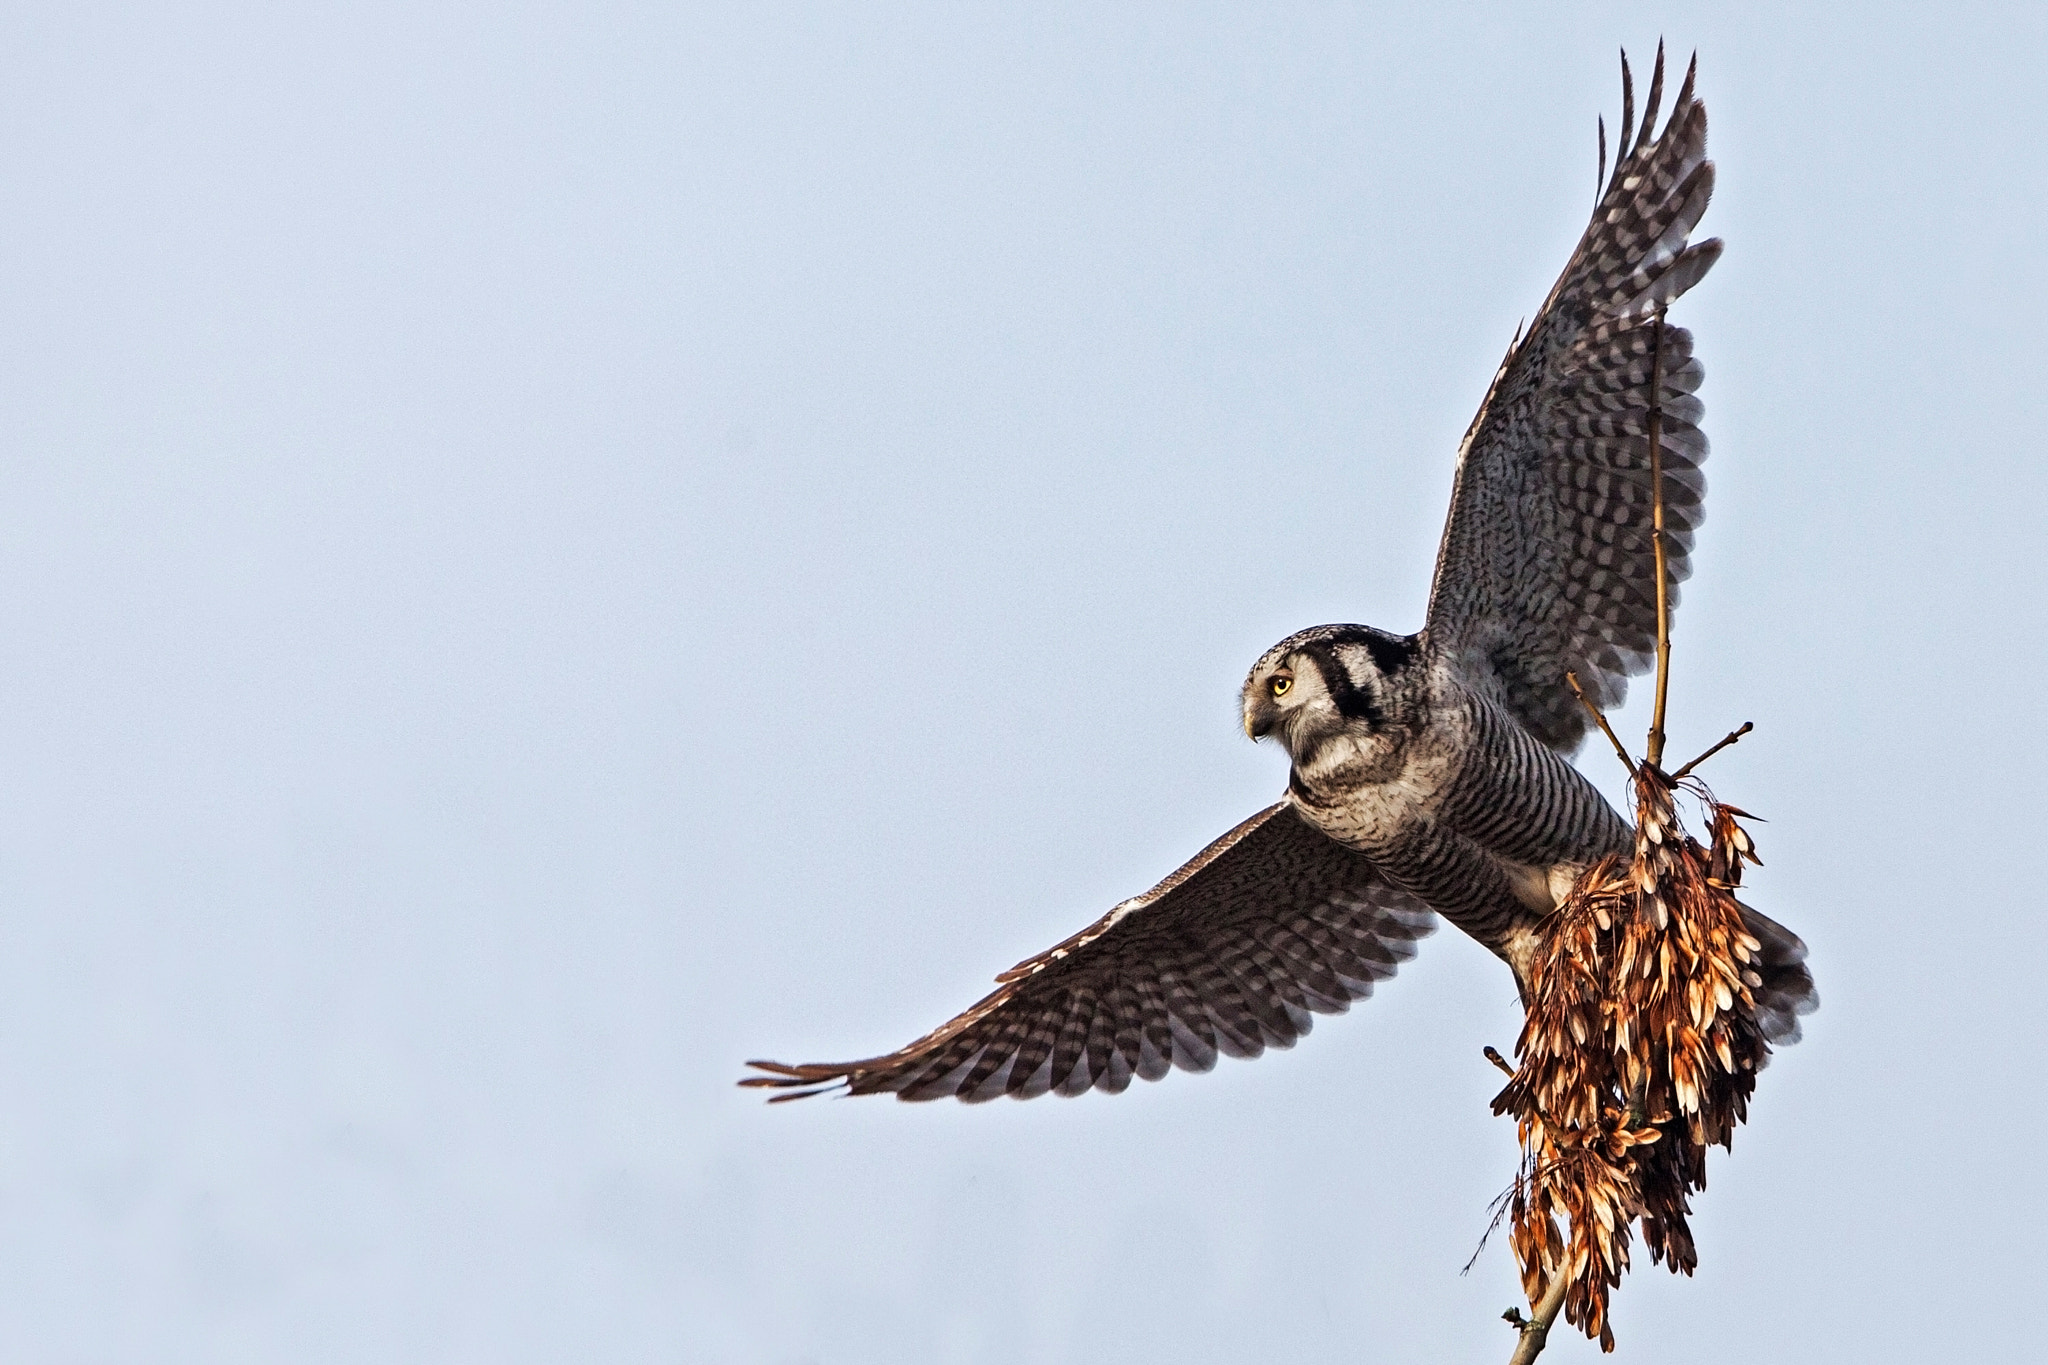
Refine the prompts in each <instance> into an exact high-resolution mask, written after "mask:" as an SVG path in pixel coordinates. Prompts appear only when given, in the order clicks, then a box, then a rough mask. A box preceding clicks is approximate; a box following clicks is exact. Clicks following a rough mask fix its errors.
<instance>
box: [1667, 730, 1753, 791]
mask: <svg viewBox="0 0 2048 1365" xmlns="http://www.w3.org/2000/svg"><path fill="white" fill-rule="evenodd" d="M1754 729H1756V726H1755V725H1753V724H1751V723H1750V722H1749V721H1744V722H1742V724H1741V726H1740V727H1739V728H1737V729H1734V730H1730V731H1729V732H1728V733H1727V734H1725V735H1723V736H1722V737H1721V739H1720V740H1719V741H1718V742H1716V743H1715V745H1714V747H1713V748H1711V749H1709V750H1707V751H1706V752H1705V753H1703V754H1701V755H1700V756H1699V757H1698V758H1696V759H1694V760H1693V761H1692V762H1690V763H1688V764H1686V765H1685V766H1684V767H1683V768H1680V769H1679V770H1678V771H1677V772H1675V773H1673V774H1671V780H1672V781H1673V782H1677V781H1679V780H1680V779H1682V778H1683V777H1684V776H1685V775H1686V774H1687V773H1689V772H1691V771H1692V770H1693V769H1694V768H1697V767H1699V766H1700V764H1702V763H1704V762H1706V761H1707V760H1708V759H1710V758H1712V757H1713V756H1714V755H1715V754H1718V753H1720V752H1721V751H1722V750H1723V749H1725V748H1727V747H1728V746H1729V745H1731V744H1733V743H1734V742H1735V741H1736V740H1738V739H1741V738H1742V737H1743V736H1744V735H1746V734H1748V733H1749V732H1750V731H1751V730H1754Z"/></svg>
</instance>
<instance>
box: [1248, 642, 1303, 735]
mask: <svg viewBox="0 0 2048 1365" xmlns="http://www.w3.org/2000/svg"><path fill="white" fill-rule="evenodd" d="M1293 665H1294V659H1293V657H1292V656H1291V655H1290V656H1288V657H1287V658H1284V659H1279V660H1276V661H1274V662H1273V663H1272V664H1270V665H1267V666H1264V667H1260V668H1254V669H1253V670H1252V675H1251V677H1249V678H1247V679H1245V684H1244V697H1243V707H1244V733H1245V736H1246V737H1247V738H1249V739H1252V740H1260V739H1264V738H1265V737H1266V736H1267V735H1268V734H1270V733H1272V731H1273V727H1274V726H1276V725H1278V724H1280V723H1281V722H1282V721H1283V720H1284V719H1285V717H1286V713H1287V712H1289V711H1290V710H1292V709H1294V708H1295V707H1297V706H1299V705H1300V704H1301V702H1302V698H1303V696H1304V695H1305V694H1304V688H1305V687H1307V686H1308V684H1307V683H1306V682H1304V681H1301V680H1299V679H1298V678H1297V676H1296V673H1295V669H1294V666H1293Z"/></svg>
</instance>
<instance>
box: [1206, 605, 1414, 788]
mask: <svg viewBox="0 0 2048 1365" xmlns="http://www.w3.org/2000/svg"><path fill="white" fill-rule="evenodd" d="M1414 656H1415V640H1414V639H1413V637H1410V636H1402V635H1392V634H1389V633H1388V632H1386V631H1384V630H1375V629H1373V628H1372V627H1371V626H1316V627H1315V628H1313V629H1311V630H1304V631H1300V632H1297V633H1296V634H1293V635H1290V636H1288V637H1287V638H1286V639H1284V640H1282V641H1281V642H1280V643H1279V644H1277V645H1274V646H1273V647H1272V648H1271V649H1269V650H1267V651H1266V652H1265V653H1264V654H1262V655H1260V656H1259V661H1258V662H1257V663H1255V664H1253V665H1252V671H1251V674H1250V676H1248V677H1247V678H1246V679H1245V680H1244V694H1243V696H1242V697H1241V698H1240V703H1241V705H1242V706H1243V709H1244V732H1245V734H1247V735H1249V736H1251V738H1253V739H1255V740H1256V739H1264V738H1265V737H1266V736H1267V735H1274V736H1277V737H1278V738H1279V740H1280V742H1281V744H1283V745H1284V746H1286V749H1287V752H1288V754H1289V755H1290V756H1292V757H1293V759H1294V760H1295V762H1296V763H1301V762H1303V761H1305V759H1306V757H1307V755H1308V754H1309V753H1310V752H1311V751H1313V750H1314V749H1315V748H1316V747H1317V746H1318V745H1319V744H1320V743H1321V741H1323V740H1325V739H1327V738H1329V737H1331V736H1333V735H1338V734H1350V735H1354V736H1356V735H1358V734H1360V733H1361V732H1364V733H1370V732H1372V731H1376V730H1379V729H1381V728H1383V727H1385V726H1386V724H1387V722H1388V719H1389V717H1390V715H1391V714H1392V712H1393V711H1394V710H1395V709H1396V707H1397V701H1396V697H1395V691H1396V689H1395V688H1393V687H1392V686H1391V685H1390V684H1391V683H1392V680H1393V678H1394V676H1395V675H1397V674H1399V673H1401V672H1402V671H1403V670H1404V669H1406V668H1407V666H1408V664H1409V662H1410V660H1412V659H1413V658H1414Z"/></svg>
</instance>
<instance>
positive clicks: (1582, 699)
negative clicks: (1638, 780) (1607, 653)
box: [1564, 669, 1636, 777]
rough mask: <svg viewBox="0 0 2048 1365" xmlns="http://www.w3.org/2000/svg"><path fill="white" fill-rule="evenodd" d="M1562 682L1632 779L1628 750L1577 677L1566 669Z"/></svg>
mask: <svg viewBox="0 0 2048 1365" xmlns="http://www.w3.org/2000/svg"><path fill="white" fill-rule="evenodd" d="M1564 680H1565V683H1566V685H1567V686H1569V687H1570V688H1571V689H1572V695H1573V696H1575V697H1577V698H1578V699H1579V704H1580V705H1582V706H1584V707H1585V708H1586V710H1587V711H1588V712H1589V713H1590V714H1591V715H1592V717H1593V720H1594V722H1595V723H1596V724H1598V725H1599V727H1600V733H1601V734H1603V735H1605V736H1607V742H1608V743H1609V744H1612V745H1613V746H1614V756H1615V757H1616V758H1618V759H1620V760H1621V766H1622V767H1624V768H1626V769H1628V775H1629V776H1630V777H1634V776H1635V775H1636V761H1635V760H1634V759H1632V758H1630V757H1629V756H1628V750H1627V749H1625V748H1623V747H1622V743H1621V739H1620V737H1619V736H1617V735H1616V734H1615V733H1614V727H1613V726H1612V725H1609V724H1608V723H1607V717H1605V716H1603V715H1601V714H1600V708H1599V707H1597V706H1595V705H1593V699H1592V698H1591V697H1589V696H1587V695H1586V689H1584V688H1583V687H1580V686H1579V675H1578V674H1576V673H1574V672H1572V671H1571V670H1570V669H1566V670H1565V675H1564Z"/></svg>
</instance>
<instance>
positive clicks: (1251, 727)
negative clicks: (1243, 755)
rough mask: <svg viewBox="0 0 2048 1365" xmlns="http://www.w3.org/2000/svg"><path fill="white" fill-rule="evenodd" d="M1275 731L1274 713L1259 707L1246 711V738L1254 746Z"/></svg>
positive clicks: (1249, 707)
mask: <svg viewBox="0 0 2048 1365" xmlns="http://www.w3.org/2000/svg"><path fill="white" fill-rule="evenodd" d="M1272 729H1273V713H1272V712H1270V711H1267V710H1264V709H1263V708H1261V707H1257V706H1247V707H1246V708H1245V710H1244V737H1245V738H1246V739H1248V740H1250V741H1252V742H1253V743H1254V744H1256V743H1258V742H1259V741H1260V740H1262V739H1264V738H1265V737H1266V736H1267V735H1268V734H1269V733H1271V732H1272Z"/></svg>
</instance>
